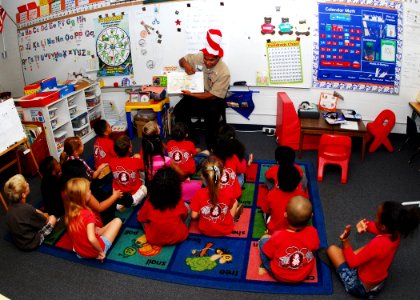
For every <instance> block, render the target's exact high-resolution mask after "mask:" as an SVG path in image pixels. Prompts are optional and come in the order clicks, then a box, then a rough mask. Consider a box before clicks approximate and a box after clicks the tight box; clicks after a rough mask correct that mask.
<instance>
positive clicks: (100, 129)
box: [93, 119, 117, 168]
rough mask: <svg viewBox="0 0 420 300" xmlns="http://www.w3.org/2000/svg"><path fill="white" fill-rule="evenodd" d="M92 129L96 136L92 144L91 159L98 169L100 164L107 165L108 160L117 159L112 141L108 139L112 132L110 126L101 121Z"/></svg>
mask: <svg viewBox="0 0 420 300" xmlns="http://www.w3.org/2000/svg"><path fill="white" fill-rule="evenodd" d="M93 129H94V130H95V133H96V136H97V137H96V140H95V143H94V144H93V157H94V159H95V167H96V168H98V167H99V166H100V165H101V164H103V163H108V162H109V159H110V158H113V157H117V154H116V153H115V151H114V141H113V140H112V139H110V137H109V135H110V134H111V132H112V128H111V125H109V123H108V122H107V121H105V120H103V119H101V120H99V121H97V122H96V123H95V124H94V125H93Z"/></svg>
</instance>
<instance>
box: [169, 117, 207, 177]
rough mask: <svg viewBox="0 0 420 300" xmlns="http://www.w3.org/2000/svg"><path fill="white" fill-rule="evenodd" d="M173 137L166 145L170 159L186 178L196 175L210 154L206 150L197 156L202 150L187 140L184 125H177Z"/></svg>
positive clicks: (179, 123) (173, 129) (172, 133)
mask: <svg viewBox="0 0 420 300" xmlns="http://www.w3.org/2000/svg"><path fill="white" fill-rule="evenodd" d="M171 137H172V139H171V140H169V142H168V144H167V145H166V150H167V152H168V155H169V157H171V158H172V159H173V161H174V162H175V164H176V165H177V166H178V167H179V168H180V169H181V170H182V171H183V172H184V176H185V177H190V176H191V175H194V174H195V172H196V168H197V166H199V165H200V163H201V162H202V160H204V159H205V158H206V157H208V155H209V152H208V151H207V150H205V151H203V152H200V153H198V154H197V152H198V151H200V149H198V148H196V147H195V145H194V143H193V142H191V141H188V140H186V138H187V137H188V133H187V128H186V126H185V125H184V123H181V122H177V123H175V126H174V127H173V128H172V132H171ZM197 150H198V151H197ZM196 156H197V157H196Z"/></svg>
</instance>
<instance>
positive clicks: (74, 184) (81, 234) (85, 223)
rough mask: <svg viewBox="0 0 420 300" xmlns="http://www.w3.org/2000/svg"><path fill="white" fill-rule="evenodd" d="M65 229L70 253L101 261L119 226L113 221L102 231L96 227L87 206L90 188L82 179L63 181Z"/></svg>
mask: <svg viewBox="0 0 420 300" xmlns="http://www.w3.org/2000/svg"><path fill="white" fill-rule="evenodd" d="M64 194H65V199H66V214H65V222H66V225H67V229H68V233H69V236H70V239H71V240H72V242H73V249H74V251H75V252H76V253H77V254H78V256H79V257H82V258H96V259H99V260H101V261H102V260H104V259H105V257H106V253H107V251H108V250H109V248H111V245H112V242H113V241H114V240H115V237H116V236H117V235H118V232H119V230H120V228H121V225H122V222H121V219H119V218H114V219H113V220H112V221H111V222H109V223H108V224H107V225H105V226H104V227H98V225H97V224H98V221H99V220H98V219H97V216H96V215H95V213H94V212H93V211H92V210H91V209H90V208H89V206H88V205H87V203H88V202H89V200H90V197H91V192H90V184H89V181H88V180H87V179H85V178H73V179H70V180H69V181H67V183H66V186H65V190H64Z"/></svg>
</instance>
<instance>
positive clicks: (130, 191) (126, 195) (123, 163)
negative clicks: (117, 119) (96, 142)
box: [109, 135, 147, 211]
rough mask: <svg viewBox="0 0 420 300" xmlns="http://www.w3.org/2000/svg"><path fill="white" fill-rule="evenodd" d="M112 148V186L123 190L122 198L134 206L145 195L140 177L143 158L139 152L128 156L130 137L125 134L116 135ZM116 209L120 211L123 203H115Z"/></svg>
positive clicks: (130, 150)
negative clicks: (113, 151) (113, 153)
mask: <svg viewBox="0 0 420 300" xmlns="http://www.w3.org/2000/svg"><path fill="white" fill-rule="evenodd" d="M114 150H115V153H117V156H118V157H117V158H112V159H111V160H110V161H109V165H110V167H111V170H112V175H113V177H114V180H113V187H114V188H115V189H118V190H120V191H121V192H123V197H122V198H123V200H124V199H129V200H131V203H132V204H131V206H136V205H138V204H140V203H141V201H142V200H143V199H144V198H145V197H146V195H147V188H146V186H145V185H144V184H143V182H142V180H141V178H140V173H139V172H140V171H143V169H144V166H143V160H142V159H141V158H140V155H139V154H135V155H134V156H130V155H131V152H132V151H133V146H132V144H131V141H130V138H129V137H128V136H126V135H122V136H120V137H118V138H117V139H116V140H115V142H114ZM128 202H130V201H128ZM117 209H118V210H120V211H122V210H124V209H125V205H124V206H123V205H121V204H117Z"/></svg>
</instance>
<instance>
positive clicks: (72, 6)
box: [63, 0, 76, 10]
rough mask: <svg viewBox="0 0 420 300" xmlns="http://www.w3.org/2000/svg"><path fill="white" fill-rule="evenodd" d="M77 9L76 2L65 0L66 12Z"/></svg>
mask: <svg viewBox="0 0 420 300" xmlns="http://www.w3.org/2000/svg"><path fill="white" fill-rule="evenodd" d="M75 8H76V0H64V8H63V9H64V10H70V9H75Z"/></svg>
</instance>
